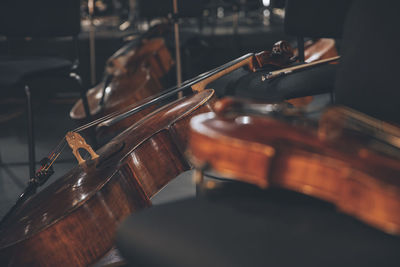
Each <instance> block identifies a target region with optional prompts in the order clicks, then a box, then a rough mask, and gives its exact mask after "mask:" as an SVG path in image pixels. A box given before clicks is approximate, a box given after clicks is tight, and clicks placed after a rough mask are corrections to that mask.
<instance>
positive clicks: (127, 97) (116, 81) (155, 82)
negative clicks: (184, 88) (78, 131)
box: [70, 24, 174, 128]
mask: <svg viewBox="0 0 400 267" xmlns="http://www.w3.org/2000/svg"><path fill="white" fill-rule="evenodd" d="M166 27H167V25H164V24H160V25H157V26H155V27H153V28H152V29H150V30H149V31H148V32H147V33H146V34H144V35H143V36H140V37H137V40H133V41H131V42H130V43H128V44H127V45H126V46H124V47H122V48H121V49H120V50H118V51H117V52H116V53H115V54H114V55H113V56H111V57H110V58H109V59H108V62H107V66H106V70H105V72H106V73H105V76H104V80H103V81H102V82H101V83H99V84H98V85H96V86H95V87H94V88H92V89H90V90H89V91H88V93H87V98H88V102H89V108H90V114H91V118H92V119H97V118H100V117H103V116H105V115H107V114H110V113H112V112H115V111H117V110H121V109H122V108H124V107H128V106H130V105H132V104H134V103H136V102H137V101H139V100H142V99H144V98H146V97H149V96H151V95H155V94H157V93H159V92H161V91H162V90H163V89H164V88H168V87H169V86H172V85H173V84H171V83H168V82H165V81H164V80H165V76H166V75H167V74H168V72H169V71H170V70H171V68H172V67H173V65H174V61H173V59H172V57H171V54H170V52H169V51H168V49H167V47H166V45H165V43H164V40H163V39H162V38H155V37H154V36H160V35H161V34H162V33H163V32H164V31H165V29H166ZM150 111H151V110H149V111H148V112H147V113H149V112H150ZM147 113H146V114H147ZM142 115H145V114H142ZM70 117H71V118H72V119H74V120H77V121H78V122H80V123H84V122H87V119H86V115H85V112H84V109H83V104H82V101H81V100H79V101H77V102H76V104H75V105H74V106H73V108H72V109H71V112H70ZM138 119H139V118H137V117H132V118H130V119H128V120H126V121H125V122H126V124H125V125H124V127H125V128H127V127H128V126H127V125H131V124H132V123H133V122H135V121H137V120H138Z"/></svg>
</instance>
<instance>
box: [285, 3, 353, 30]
mask: <svg viewBox="0 0 400 267" xmlns="http://www.w3.org/2000/svg"><path fill="white" fill-rule="evenodd" d="M351 2H352V1H351V0H335V1H331V0H287V1H286V8H285V12H286V13H285V32H286V33H287V34H290V35H294V36H302V37H315V38H320V37H327V38H341V36H342V29H343V23H344V20H345V17H346V14H347V11H348V9H349V6H350V5H351Z"/></svg>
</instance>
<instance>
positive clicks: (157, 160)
mask: <svg viewBox="0 0 400 267" xmlns="http://www.w3.org/2000/svg"><path fill="white" fill-rule="evenodd" d="M213 95H214V91H213V90H204V91H202V92H199V93H197V94H194V95H192V96H190V97H184V98H182V99H180V100H177V101H174V102H172V103H170V104H168V105H165V106H164V107H162V108H160V109H158V110H156V111H155V112H153V113H151V114H149V115H148V116H146V117H144V118H143V119H142V120H140V121H139V122H137V123H136V124H134V125H132V126H131V127H130V128H128V129H127V130H125V131H124V132H122V133H121V134H120V135H118V136H117V137H116V138H114V139H113V140H112V141H111V142H109V143H108V144H107V145H105V146H104V147H102V148H100V149H99V150H98V151H97V154H98V155H99V157H98V158H95V159H90V160H86V161H84V162H82V163H80V164H79V165H78V166H76V167H75V168H73V169H72V170H71V171H69V172H68V173H67V174H66V175H64V176H63V177H61V178H60V179H59V180H57V181H55V182H54V183H53V184H51V185H49V186H48V187H47V188H46V189H44V190H43V191H42V192H40V193H38V194H37V195H36V196H34V197H32V198H31V199H29V200H28V201H26V202H25V203H24V204H22V205H21V206H20V207H18V208H17V209H16V210H14V212H13V213H12V214H10V215H9V216H8V217H7V219H6V220H5V221H3V222H2V224H1V228H0V263H1V266H28V265H29V266H86V265H88V264H91V263H93V262H95V261H96V260H97V259H99V258H100V257H101V256H102V255H104V254H105V253H106V252H107V251H108V250H109V249H110V248H111V247H112V245H113V238H114V231H115V228H116V227H117V225H118V224H119V223H120V222H121V220H122V219H123V218H125V217H126V216H127V215H129V214H131V213H132V212H134V211H136V210H138V209H141V208H144V207H147V206H149V205H151V202H150V198H151V197H152V196H153V195H154V194H156V193H157V192H158V191H159V190H160V189H161V188H162V187H163V186H164V185H165V184H166V183H168V181H170V180H171V179H173V178H175V177H176V176H177V175H178V174H180V173H182V172H183V171H185V170H188V169H189V164H188V162H187V161H186V159H185V157H184V156H183V154H182V153H183V152H184V148H185V144H186V142H187V140H186V138H187V135H186V130H187V129H188V123H189V120H190V118H191V117H192V116H193V115H195V114H199V113H203V112H209V111H211V106H210V101H213V100H212V99H213ZM71 136H72V137H70V138H69V139H76V138H75V137H74V136H73V135H71ZM77 139H78V141H77V146H78V147H77V148H79V143H82V142H83V141H79V139H80V137H79V136H78V137H77ZM71 142H72V141H71Z"/></svg>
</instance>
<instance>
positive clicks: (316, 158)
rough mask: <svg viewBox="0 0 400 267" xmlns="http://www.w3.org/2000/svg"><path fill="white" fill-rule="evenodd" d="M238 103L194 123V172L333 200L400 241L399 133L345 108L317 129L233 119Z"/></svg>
mask: <svg viewBox="0 0 400 267" xmlns="http://www.w3.org/2000/svg"><path fill="white" fill-rule="evenodd" d="M235 102H236V101H234V100H232V99H230V100H229V99H228V100H224V101H222V102H218V103H217V104H216V106H215V110H216V111H217V114H215V113H208V114H202V115H199V116H196V117H194V118H193V119H192V121H191V123H190V142H189V147H188V148H189V152H190V153H189V154H190V155H191V156H192V162H193V163H194V165H195V166H197V167H198V168H207V169H208V168H209V169H211V170H214V171H216V172H218V173H220V174H222V175H223V176H224V177H227V178H230V179H234V180H238V181H243V182H247V183H251V184H254V185H257V186H259V187H261V188H268V187H281V188H285V189H289V190H294V191H297V192H300V193H304V194H307V195H310V196H313V197H316V198H319V199H322V200H325V201H328V202H330V203H333V204H335V205H336V206H337V208H338V210H340V211H342V212H345V213H347V214H349V215H351V216H354V217H356V218H358V219H359V220H361V221H363V222H365V223H367V224H369V225H371V226H374V227H376V228H379V229H381V230H383V231H385V232H387V233H390V234H395V235H400V213H399V211H400V183H399V179H400V149H399V148H400V147H399V143H400V142H399V140H400V128H399V127H396V126H392V125H390V126H388V125H386V124H384V123H381V122H379V121H377V120H375V119H373V118H370V117H368V116H366V115H364V114H360V113H358V112H355V111H352V110H350V109H348V108H344V107H336V108H333V109H331V110H330V111H329V110H328V112H327V113H326V115H324V116H322V120H321V122H320V126H319V128H316V127H311V126H310V125H309V126H307V127H306V126H300V125H297V126H294V125H291V124H289V123H285V122H283V121H280V120H277V119H274V118H271V117H266V116H260V115H259V114H258V115H257V114H254V113H249V112H245V113H241V112H238V111H237V112H235V108H234V106H235V105H237V104H234V103H235ZM267 107H268V105H266V106H265V108H264V109H266V110H268V109H271V108H267ZM242 110H243V109H242ZM247 110H251V108H250V107H247ZM253 110H255V109H253ZM347 122H348V123H347ZM346 124H348V125H349V126H351V127H347V126H346ZM354 125H356V126H357V127H356V128H357V131H355V127H354ZM338 126H341V128H338ZM335 128H336V130H335ZM371 129H373V130H371ZM331 133H333V134H331ZM366 133H368V134H366ZM200 178H201V177H200Z"/></svg>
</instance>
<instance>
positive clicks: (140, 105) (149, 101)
mask: <svg viewBox="0 0 400 267" xmlns="http://www.w3.org/2000/svg"><path fill="white" fill-rule="evenodd" d="M250 56H254V53H249V54H246V55H244V56H241V57H239V58H237V59H234V60H232V61H230V62H228V63H225V64H224V65H222V66H219V67H216V68H214V69H212V70H210V71H207V72H204V73H202V74H200V75H197V76H196V77H194V78H192V79H189V80H186V81H185V82H183V83H182V85H181V86H180V87H178V86H174V87H172V88H170V89H167V90H165V91H164V92H161V93H159V94H157V95H155V96H150V97H147V98H145V99H143V100H142V101H139V102H137V103H135V104H132V105H130V106H128V107H127V108H125V109H124V110H123V111H115V112H113V113H110V114H108V115H106V116H104V117H101V118H99V119H96V120H94V121H92V122H89V123H87V124H85V125H82V126H80V127H77V128H76V129H74V130H73V132H81V131H83V130H86V129H88V128H90V127H92V126H94V125H98V124H100V123H101V122H104V121H106V120H108V119H111V118H113V117H115V116H117V115H122V114H124V113H127V112H129V111H132V114H130V115H133V114H135V113H136V112H139V111H141V110H143V109H144V108H146V107H148V106H151V105H153V104H156V103H158V102H159V101H161V100H163V99H164V98H166V96H167V97H170V94H171V95H173V94H175V93H178V92H180V91H183V90H185V89H188V86H192V85H193V84H195V83H197V82H200V81H202V80H203V79H206V78H207V77H209V76H211V75H215V74H217V73H219V72H220V71H223V70H224V69H226V68H228V67H231V66H233V65H235V64H237V63H239V62H241V61H243V60H245V59H248V58H249V57H250ZM62 144H63V145H62ZM61 145H62V146H61ZM65 145H66V142H65V137H64V138H63V139H62V140H61V141H60V142H59V143H58V145H57V146H56V148H55V149H54V150H53V152H52V153H50V154H49V160H50V164H49V165H48V167H47V168H46V170H48V169H49V168H50V167H51V166H52V165H53V164H54V162H55V160H56V159H57V158H58V157H59V156H60V154H61V153H62V151H63V150H64V148H65ZM60 147H61V148H60ZM41 170H42V167H41V168H40V169H39V171H41Z"/></svg>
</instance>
